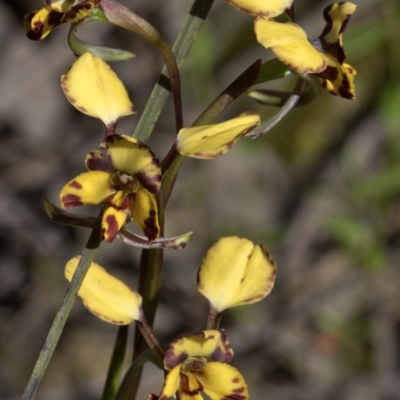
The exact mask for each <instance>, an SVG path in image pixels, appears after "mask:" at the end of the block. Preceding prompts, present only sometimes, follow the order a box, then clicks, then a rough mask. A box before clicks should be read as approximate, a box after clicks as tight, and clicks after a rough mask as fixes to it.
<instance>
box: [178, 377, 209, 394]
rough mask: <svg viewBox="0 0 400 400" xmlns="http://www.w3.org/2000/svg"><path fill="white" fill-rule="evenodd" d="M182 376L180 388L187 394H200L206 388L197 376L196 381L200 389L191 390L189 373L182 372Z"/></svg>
mask: <svg viewBox="0 0 400 400" xmlns="http://www.w3.org/2000/svg"><path fill="white" fill-rule="evenodd" d="M189 373H190V372H189ZM191 375H193V374H191ZM194 376H195V375H194ZM195 377H196V376H195ZM180 378H181V379H180V380H181V384H180V386H181V387H180V389H181V391H182V392H184V393H185V394H187V395H189V396H196V395H197V394H199V393H200V392H201V391H202V390H203V389H204V388H203V385H202V384H201V383H200V382H199V381H198V380H197V378H196V383H197V385H198V389H195V390H189V388H190V384H189V377H188V376H187V375H185V374H180Z"/></svg>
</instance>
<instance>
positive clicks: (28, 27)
mask: <svg viewBox="0 0 400 400" xmlns="http://www.w3.org/2000/svg"><path fill="white" fill-rule="evenodd" d="M62 17H63V14H61V13H59V12H57V11H54V10H53V9H52V8H51V7H49V6H45V7H44V8H42V9H40V10H35V11H32V12H30V13H28V14H26V15H25V16H24V27H25V34H26V36H27V37H28V38H29V39H31V40H42V39H44V38H45V37H46V36H47V35H48V34H49V33H50V32H51V31H52V29H53V28H55V27H56V26H57V25H59V24H60V23H61V19H62Z"/></svg>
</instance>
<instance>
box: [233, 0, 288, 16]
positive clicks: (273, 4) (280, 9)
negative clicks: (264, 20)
mask: <svg viewBox="0 0 400 400" xmlns="http://www.w3.org/2000/svg"><path fill="white" fill-rule="evenodd" d="M293 1H294V0H228V2H229V3H230V4H231V5H232V6H233V7H235V8H237V9H238V10H240V11H243V12H245V13H247V14H251V15H255V16H258V15H262V16H264V17H268V18H274V17H277V16H278V15H280V14H282V13H284V12H285V11H286V10H288V9H289V8H290V7H291V6H292V3H293Z"/></svg>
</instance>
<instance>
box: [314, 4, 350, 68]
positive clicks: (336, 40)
mask: <svg viewBox="0 0 400 400" xmlns="http://www.w3.org/2000/svg"><path fill="white" fill-rule="evenodd" d="M356 8H357V6H356V5H355V4H353V3H350V2H346V3H334V4H331V5H330V6H328V7H326V8H325V9H324V19H325V21H326V26H325V28H324V30H323V31H322V34H321V36H320V37H319V39H320V42H321V46H322V51H323V53H325V54H327V55H331V56H333V57H334V58H335V59H336V60H337V62H338V63H339V64H343V62H344V60H345V58H346V56H345V52H344V48H343V39H342V35H343V32H344V31H345V29H346V27H347V24H348V23H349V21H350V18H351V16H352V15H353V13H354V12H355V10H356Z"/></svg>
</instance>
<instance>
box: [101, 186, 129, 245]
mask: <svg viewBox="0 0 400 400" xmlns="http://www.w3.org/2000/svg"><path fill="white" fill-rule="evenodd" d="M107 203H108V204H110V207H107V209H106V210H105V212H104V214H103V219H102V224H101V226H102V233H103V237H104V239H105V240H106V241H107V242H112V241H113V240H114V239H115V237H116V236H117V233H118V232H119V230H120V229H121V228H122V227H123V226H124V224H125V221H126V219H127V217H128V212H129V195H128V194H126V193H124V192H123V191H118V192H116V193H115V194H114V195H112V196H110V197H109V198H108V199H107Z"/></svg>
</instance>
